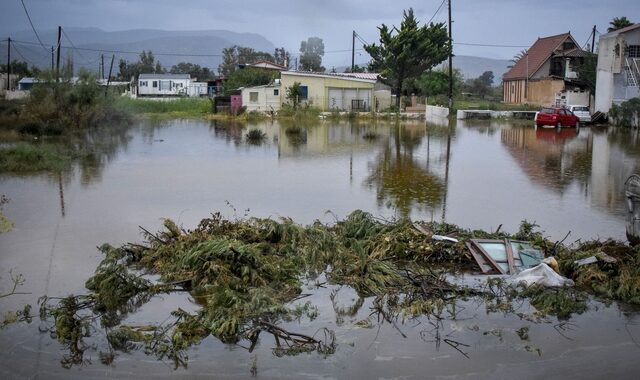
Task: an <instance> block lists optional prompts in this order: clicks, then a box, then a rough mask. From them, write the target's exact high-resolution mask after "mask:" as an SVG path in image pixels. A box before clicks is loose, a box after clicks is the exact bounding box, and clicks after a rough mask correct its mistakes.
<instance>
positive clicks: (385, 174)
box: [365, 125, 451, 217]
mask: <svg viewBox="0 0 640 380" xmlns="http://www.w3.org/2000/svg"><path fill="white" fill-rule="evenodd" d="M448 130H449V129H448V128H446V127H445V128H438V127H433V126H428V127H425V126H424V125H420V126H419V127H417V128H416V127H415V126H409V125H407V126H401V125H396V126H395V127H394V128H393V133H392V136H391V137H389V139H388V140H387V142H386V144H384V146H383V149H382V152H381V153H380V154H379V155H378V156H377V158H376V160H375V162H374V163H372V164H370V165H369V169H370V174H369V176H368V177H367V178H366V179H365V185H366V186H369V187H370V188H373V187H375V189H376V193H377V195H376V198H377V202H378V205H379V206H382V205H385V206H386V207H390V208H395V209H396V210H397V213H398V216H399V217H409V215H410V212H411V210H413V209H418V210H424V209H425V208H427V209H430V210H431V211H435V210H437V209H438V208H440V207H444V204H445V203H446V199H445V198H446V185H447V184H446V180H447V179H446V177H447V169H448V162H449V158H450V154H449V148H450V138H451V137H450V134H449V132H448ZM425 136H426V141H425ZM434 137H435V139H436V140H438V141H440V142H441V143H443V144H446V146H447V148H446V149H442V150H443V151H442V152H438V151H436V152H435V153H436V154H437V153H441V154H437V155H436V159H435V160H434V159H433V157H432V155H433V152H432V151H431V150H432V147H431V144H432V141H431V140H432V139H433V138H434ZM424 145H426V146H424ZM417 151H420V154H419V155H420V156H422V157H421V158H422V161H424V162H420V161H419V159H418V158H417V157H416V156H418V154H417V153H416V152H417ZM424 151H426V157H424V156H425V154H424ZM442 164H444V167H443V165H442ZM434 166H435V167H434ZM443 213H444V208H443Z"/></svg>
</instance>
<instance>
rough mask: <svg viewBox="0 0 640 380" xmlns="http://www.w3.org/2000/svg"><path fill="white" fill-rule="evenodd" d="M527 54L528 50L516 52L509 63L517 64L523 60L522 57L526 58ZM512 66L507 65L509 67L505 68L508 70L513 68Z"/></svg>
mask: <svg viewBox="0 0 640 380" xmlns="http://www.w3.org/2000/svg"><path fill="white" fill-rule="evenodd" d="M528 52H529V50H528V49H523V50H520V51H519V52H518V54H516V55H514V56H513V59H511V62H513V65H515V64H516V63H518V61H519V60H520V59H522V58H524V56H526V55H527V53H528ZM513 65H509V66H507V68H509V69H510V68H512V67H513Z"/></svg>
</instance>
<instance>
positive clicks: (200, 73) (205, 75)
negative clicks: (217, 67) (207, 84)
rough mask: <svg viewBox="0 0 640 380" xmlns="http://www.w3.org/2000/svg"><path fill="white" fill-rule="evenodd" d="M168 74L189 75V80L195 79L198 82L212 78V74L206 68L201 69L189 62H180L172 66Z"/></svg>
mask: <svg viewBox="0 0 640 380" xmlns="http://www.w3.org/2000/svg"><path fill="white" fill-rule="evenodd" d="M169 72H170V73H171V74H189V75H191V79H194V78H197V79H198V80H200V81H205V80H209V79H213V77H214V74H213V72H211V70H210V69H209V68H208V67H201V66H200V65H196V64H194V63H189V62H180V63H178V64H177V65H173V66H171V70H169Z"/></svg>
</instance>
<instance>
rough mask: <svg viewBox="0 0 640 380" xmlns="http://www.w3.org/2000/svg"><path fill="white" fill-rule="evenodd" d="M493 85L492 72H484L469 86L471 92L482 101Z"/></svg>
mask: <svg viewBox="0 0 640 380" xmlns="http://www.w3.org/2000/svg"><path fill="white" fill-rule="evenodd" d="M492 85H493V71H485V72H484V73H482V74H481V75H480V76H479V77H477V78H476V79H474V80H473V82H472V84H471V88H472V91H473V92H474V93H475V94H476V95H479V96H480V97H481V98H482V99H484V97H485V96H486V95H487V94H489V93H490V92H491V86H492Z"/></svg>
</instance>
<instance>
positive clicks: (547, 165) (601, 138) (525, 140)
mask: <svg viewBox="0 0 640 380" xmlns="http://www.w3.org/2000/svg"><path fill="white" fill-rule="evenodd" d="M619 132H620V131H615V130H611V129H610V130H606V129H597V128H595V127H594V128H581V129H580V130H576V129H575V128H564V129H562V130H561V131H558V130H556V129H553V128H549V129H547V128H533V127H512V128H503V129H502V130H501V141H502V144H503V145H504V146H505V147H506V149H507V151H508V152H509V153H510V154H511V156H512V157H513V158H514V160H515V161H516V162H517V163H518V165H519V166H520V168H521V169H522V171H523V172H524V173H525V174H526V175H527V177H528V178H529V179H531V181H532V182H533V183H535V184H538V185H542V186H544V187H545V188H548V189H551V190H554V191H557V192H559V193H561V194H562V193H564V192H565V191H566V190H567V189H568V188H569V187H571V186H579V189H580V193H581V194H583V195H584V197H585V198H588V199H589V202H590V204H591V205H592V206H594V207H598V208H602V209H605V210H607V211H609V212H614V213H618V212H623V211H625V210H626V204H625V198H624V182H625V180H626V179H627V178H628V177H629V175H631V174H632V173H633V172H634V171H636V170H637V166H638V165H637V162H638V157H640V150H639V149H638V148H637V146H638V144H637V142H638V141H637V139H635V142H630V141H629V140H626V139H624V138H622V139H620V140H621V141H618V142H616V141H615V140H616V139H615V138H612V137H615V136H616V135H617V134H618V133H619ZM624 133H625V134H627V133H628V131H625V132H624ZM623 141H624V144H626V145H628V146H627V148H625V147H624V145H623Z"/></svg>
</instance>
